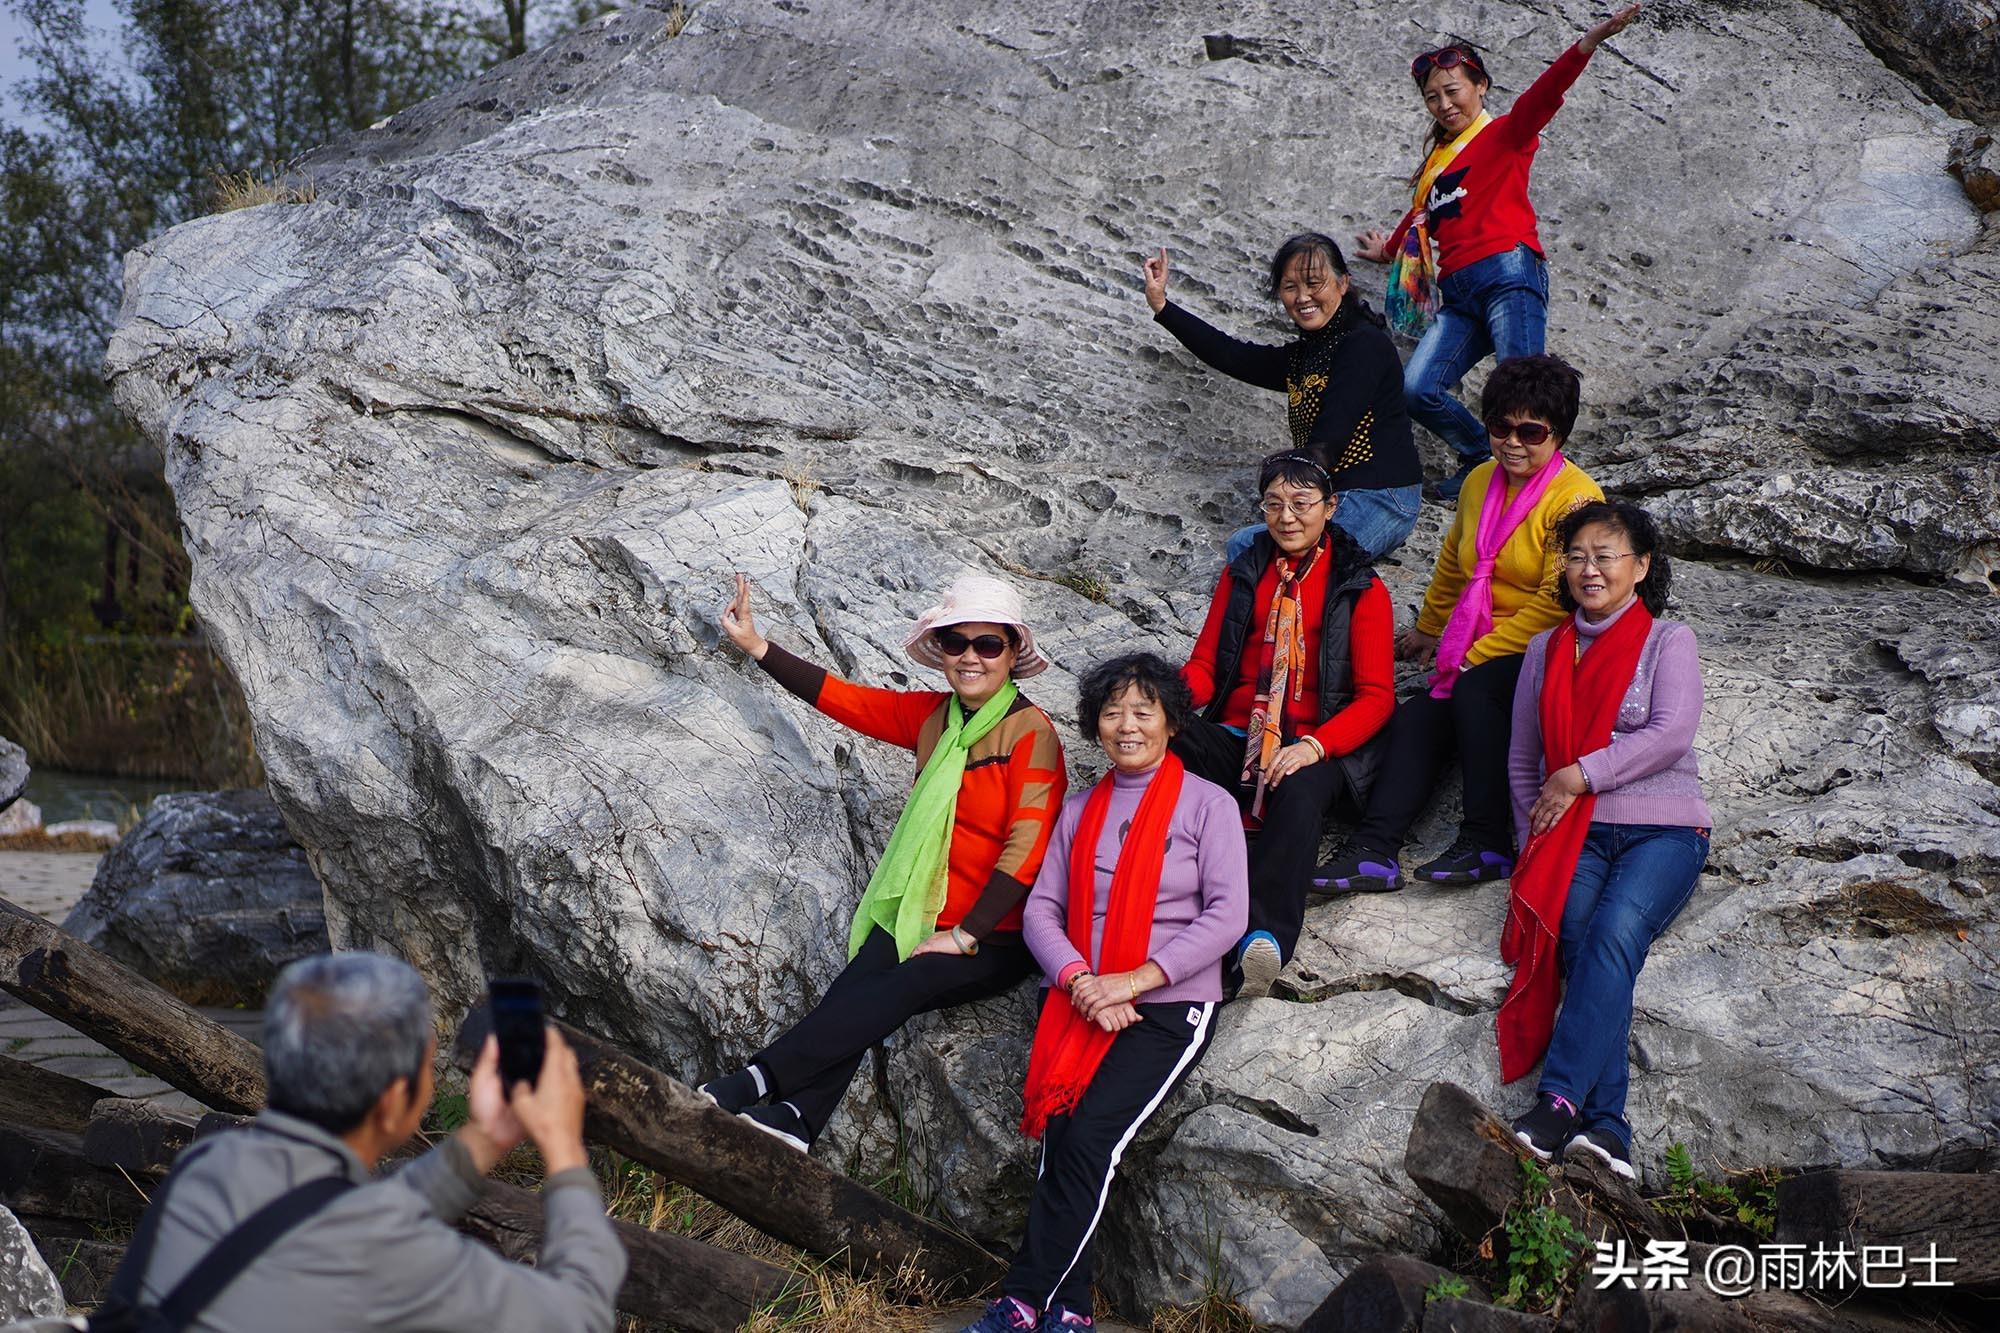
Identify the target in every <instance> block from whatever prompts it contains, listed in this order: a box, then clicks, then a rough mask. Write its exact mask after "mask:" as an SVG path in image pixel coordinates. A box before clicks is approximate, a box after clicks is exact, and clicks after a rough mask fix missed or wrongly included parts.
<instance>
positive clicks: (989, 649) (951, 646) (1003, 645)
mask: <svg viewBox="0 0 2000 1333" xmlns="http://www.w3.org/2000/svg"><path fill="white" fill-rule="evenodd" d="M931 638H933V639H935V640H936V641H937V646H938V651H939V652H941V653H943V654H944V655H945V656H946V657H957V656H958V655H959V654H960V653H962V652H964V651H965V650H966V649H967V648H970V649H972V651H973V652H975V653H978V654H979V655H980V656H981V657H983V658H985V659H986V660H987V661H989V662H991V661H992V660H993V659H994V658H996V657H998V656H1000V654H1002V653H1004V652H1006V651H1007V649H1008V647H1009V645H1008V643H1007V640H1005V639H1003V638H1001V637H1000V636H999V635H998V634H982V635H980V636H979V637H978V638H976V639H968V638H966V637H965V636H964V635H963V634H960V633H959V632H958V631H957V630H955V629H939V630H932V631H931Z"/></svg>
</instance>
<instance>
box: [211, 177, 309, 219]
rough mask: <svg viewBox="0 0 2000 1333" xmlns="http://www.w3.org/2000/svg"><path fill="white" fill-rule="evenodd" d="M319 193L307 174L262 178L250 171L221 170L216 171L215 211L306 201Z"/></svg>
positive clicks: (228, 211) (225, 211)
mask: <svg viewBox="0 0 2000 1333" xmlns="http://www.w3.org/2000/svg"><path fill="white" fill-rule="evenodd" d="M318 197H319V187H318V186H317V185H315V184H314V183H313V178H312V177H310V176H301V177H299V178H298V179H297V180H296V181H294V180H293V179H292V177H291V176H290V175H284V176H280V177H278V178H277V179H276V180H269V181H267V180H261V179H259V178H258V176H257V175H256V173H254V172H249V171H239V172H233V173H231V172H221V171H218V172H217V173H216V174H215V211H216V212H218V213H233V212H235V211H236V210H237V209H239V208H256V207H257V206H258V205H260V204H309V203H311V202H312V201H313V200H314V199H316V198H318Z"/></svg>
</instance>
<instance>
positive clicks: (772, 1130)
mask: <svg viewBox="0 0 2000 1333" xmlns="http://www.w3.org/2000/svg"><path fill="white" fill-rule="evenodd" d="M737 1114H738V1115H739V1116H741V1117H742V1118H743V1119H745V1120H748V1121H749V1122H750V1123H751V1124H753V1125H755V1126H756V1127H757V1128H759V1129H761V1130H763V1131H764V1132H765V1133H766V1134H769V1135H770V1136H771V1137H772V1138H774V1139H778V1140H780V1141H781V1142H784V1143H789V1144H791V1145H792V1146H793V1147H794V1148H797V1149H798V1150H799V1151H800V1152H811V1151H812V1139H813V1135H812V1130H810V1129H808V1128H807V1127H806V1120H805V1117H804V1116H802V1115H800V1114H799V1108H798V1107H796V1106H794V1105H792V1104H791V1103H790V1102H778V1103H777V1104H775V1105H772V1106H753V1107H750V1108H749V1109H748V1110H745V1111H739V1112H737Z"/></svg>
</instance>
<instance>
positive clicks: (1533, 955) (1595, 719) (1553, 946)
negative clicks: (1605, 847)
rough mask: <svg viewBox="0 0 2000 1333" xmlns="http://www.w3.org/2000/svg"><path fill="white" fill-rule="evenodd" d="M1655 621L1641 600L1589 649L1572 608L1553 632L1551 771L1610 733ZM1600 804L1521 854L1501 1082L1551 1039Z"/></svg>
mask: <svg viewBox="0 0 2000 1333" xmlns="http://www.w3.org/2000/svg"><path fill="white" fill-rule="evenodd" d="M1652 629H1653V615H1652V612H1650V611H1648V610H1647V609H1646V608H1645V605H1644V604H1643V603H1642V604H1639V605H1635V606H1631V607H1628V608H1627V609H1626V611H1625V614H1624V615H1622V616H1620V617H1619V618H1618V623H1617V624H1615V625H1613V626H1612V627H1611V628H1610V629H1607V630H1605V631H1604V633H1602V634H1600V635H1599V636H1598V637H1597V642H1596V643H1595V644H1593V645H1592V646H1591V649H1590V651H1589V652H1587V653H1584V654H1583V655H1582V656H1581V658H1579V657H1578V655H1577V631H1576V621H1575V620H1574V618H1572V619H1570V620H1565V621H1564V622H1563V623H1562V624H1561V625H1559V626H1558V627H1557V628H1556V630H1555V632H1554V633H1553V634H1551V635H1549V639H1548V656H1547V657H1545V658H1544V659H1543V660H1542V697H1541V719H1542V762H1543V763H1544V764H1546V765H1547V769H1546V771H1547V772H1550V773H1554V772H1556V771H1557V770H1559V769H1563V768H1567V767H1569V766H1570V765H1571V764H1573V763H1575V762H1576V761H1577V760H1578V759H1579V758H1581V757H1582V756H1584V755H1586V754H1589V753H1591V752H1592V751H1594V750H1601V749H1603V748H1604V747H1605V746H1606V745H1609V744H1610V743H1611V726H1612V724H1613V723H1614V722H1616V721H1617V719H1618V707H1619V705H1620V704H1621V703H1623V702H1624V700H1625V692H1626V691H1627V690H1629V689H1631V688H1632V677H1633V675H1634V674H1635V673H1636V672H1637V671H1638V670H1639V655H1640V654H1641V653H1643V652H1644V651H1645V649H1646V638H1647V636H1648V635H1649V634H1651V633H1652ZM1596 808H1597V795H1596V793H1594V792H1585V793H1584V794H1583V795H1581V796H1579V797H1577V798H1576V800H1574V801H1572V802H1571V803H1570V807H1569V809H1567V810H1565V811H1563V816H1562V818H1561V819H1559V820H1557V821H1556V826H1555V827H1554V828H1552V829H1550V830H1549V831H1548V832H1546V833H1537V834H1534V835H1532V836H1530V837H1529V839H1528V845H1527V846H1526V847H1523V848H1522V849H1521V859H1520V860H1519V861H1516V862H1515V863H1514V875H1513V878H1512V880H1511V881H1510V882H1509V884H1508V890H1507V895H1508V896H1507V924H1506V925H1505V926H1504V927H1502V929H1501V932H1500V961H1501V962H1503V963H1506V964H1508V965H1509V966H1511V967H1513V969H1514V980H1513V982H1512V984H1511V985H1509V986H1508V987H1507V998H1506V999H1504V1000H1502V1001H1501V1002H1500V1013H1499V1015H1498V1016H1497V1017H1496V1018H1495V1020H1494V1030H1495V1034H1496V1035H1497V1036H1498V1038H1499V1040H1500V1080H1501V1082H1503V1083H1512V1082H1513V1081H1514V1080H1515V1079H1517V1078H1519V1077H1521V1075H1523V1074H1525V1073H1527V1072H1528V1071H1529V1070H1530V1069H1533V1068H1534V1067H1535V1062H1536V1061H1538V1060H1540V1059H1541V1058H1542V1056H1543V1054H1544V1053H1545V1052H1546V1051H1547V1050H1548V1049H1549V1037H1550V1035H1551V1034H1552V1033H1553V1032H1554V1031H1555V1024H1556V1000H1557V995H1558V992H1559V989H1560V987H1559V982H1558V977H1557V973H1558V971H1559V970H1560V969H1559V968H1558V967H1557V966H1556V950H1557V947H1558V941H1559V939H1560V930H1561V927H1562V916H1563V904H1564V903H1565V902H1567V901H1568V899H1569V883H1570V880H1571V879H1572V878H1574V877H1575V875H1576V862H1577V857H1578V856H1579V855H1581V854H1582V852H1583V840H1584V838H1585V837H1586V836H1587V835H1588V834H1589V832H1590V816H1591V813H1592V812H1593V811H1594V810H1596Z"/></svg>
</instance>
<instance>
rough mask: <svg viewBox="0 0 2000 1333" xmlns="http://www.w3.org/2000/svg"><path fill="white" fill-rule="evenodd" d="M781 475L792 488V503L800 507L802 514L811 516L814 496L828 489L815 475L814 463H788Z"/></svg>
mask: <svg viewBox="0 0 2000 1333" xmlns="http://www.w3.org/2000/svg"><path fill="white" fill-rule="evenodd" d="M779 475H780V476H782V477H783V478H784V479H785V485H787V486H789V487H791V489H792V503H793V504H795V505H797V506H798V507H799V512H800V513H801V514H804V515H806V516H807V517H811V515H812V510H813V497H814V496H816V495H818V494H819V493H820V492H821V491H822V490H824V489H826V488H825V486H824V484H823V483H822V482H821V481H820V479H819V478H818V477H815V476H814V475H813V471H812V465H811V464H809V463H806V462H803V461H795V462H791V463H787V464H786V465H785V470H784V471H783V472H781V473H780V474H779Z"/></svg>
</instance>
